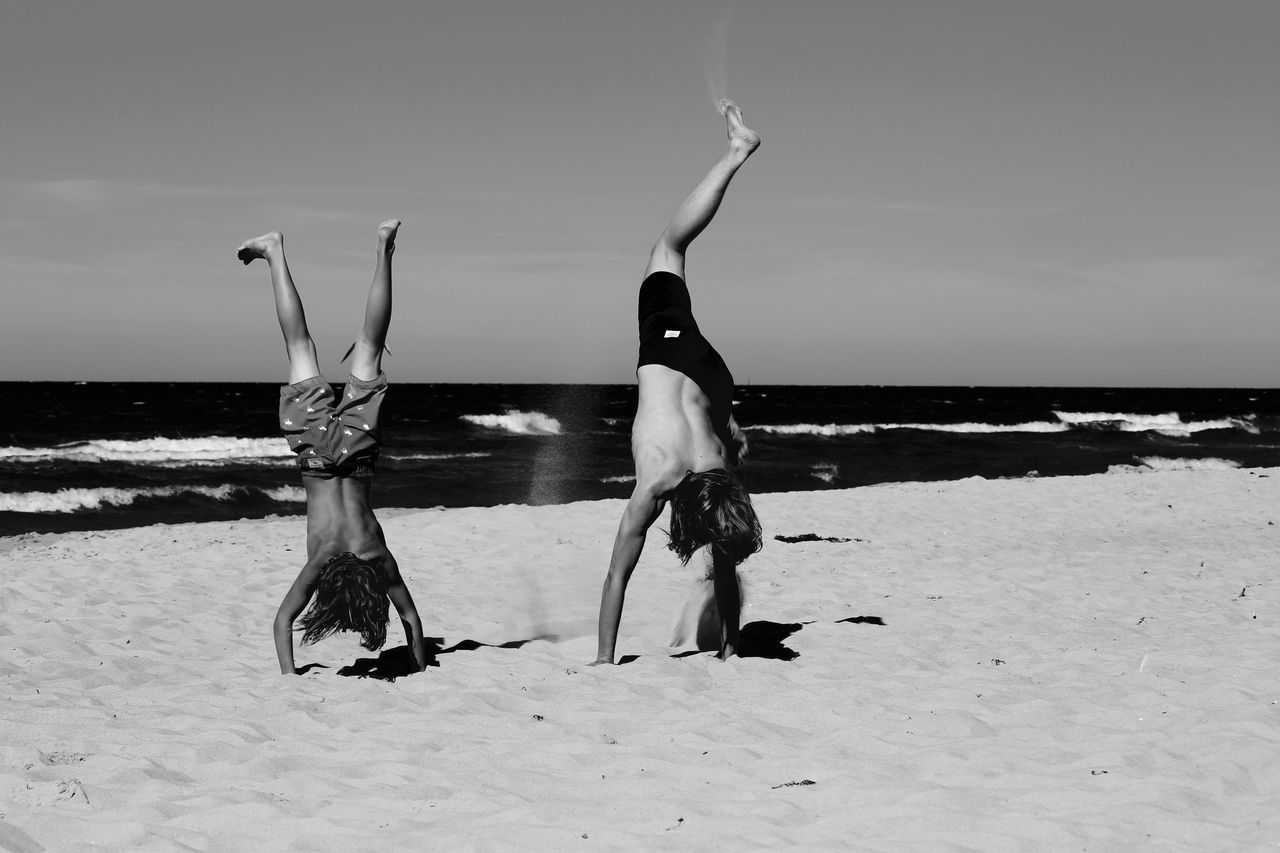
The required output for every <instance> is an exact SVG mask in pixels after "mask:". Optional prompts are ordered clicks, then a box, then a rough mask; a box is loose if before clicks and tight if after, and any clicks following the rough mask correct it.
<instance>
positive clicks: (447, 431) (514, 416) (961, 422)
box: [0, 382, 1280, 536]
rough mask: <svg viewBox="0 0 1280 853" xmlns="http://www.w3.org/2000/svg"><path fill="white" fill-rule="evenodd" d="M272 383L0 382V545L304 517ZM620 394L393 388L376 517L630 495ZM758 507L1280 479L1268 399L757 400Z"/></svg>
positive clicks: (941, 393) (797, 390) (814, 395)
mask: <svg viewBox="0 0 1280 853" xmlns="http://www.w3.org/2000/svg"><path fill="white" fill-rule="evenodd" d="M278 388H279V386H278V385H276V384H272V383H227V382H210V383H191V382H176V383H175V382H147V383H133V382H6V383H0V393H3V394H4V395H5V399H8V400H10V401H20V405H16V406H15V407H14V411H13V412H12V413H11V414H10V417H9V419H8V420H7V421H6V422H5V423H4V424H3V426H2V427H0V536H13V535H18V534H22V533H31V532H62V531H70V530H94V529H103V528H121V527H134V526H141V525H150V524H157V523H164V524H178V523H186V522H201V521H214V520H223V519H239V518H258V517H264V516H269V515H296V514H301V513H304V512H305V509H306V507H305V503H304V495H303V491H302V486H301V483H300V479H299V475H298V470H297V467H296V465H295V464H294V462H293V459H292V456H291V454H290V451H289V449H288V446H287V445H286V443H285V440H284V439H283V438H282V437H281V436H280V434H279V432H278V431H277V426H276V405H277V401H278V396H279V394H278ZM635 406H636V387H635V385H634V384H630V385H497V384H477V385H469V384H453V383H449V384H435V383H432V384H415V383H397V384H393V385H392V386H391V388H390V391H389V394H388V398H387V403H386V406H385V408H384V410H383V411H384V436H385V438H384V442H385V443H384V447H383V451H382V456H381V458H380V460H379V464H378V473H377V480H376V483H375V486H374V492H373V495H374V501H375V506H377V507H461V506H495V505H499V504H558V503H567V502H571V501H580V500H596V499H601V498H622V497H626V496H627V495H628V494H630V491H631V488H632V485H633V473H634V470H633V468H632V462H631V454H630V429H631V419H632V416H633V415H634V413H635ZM734 412H735V417H736V419H737V420H738V422H739V423H740V424H742V426H743V427H744V428H745V429H746V431H747V435H748V438H749V441H750V448H751V455H750V458H749V460H748V464H747V466H746V467H745V468H744V469H743V479H744V480H745V482H746V484H747V487H748V489H750V490H751V491H752V492H754V493H764V492H786V491H798V490H799V491H808V490H822V489H847V488H857V487H861V486H869V485H873V484H877V483H890V482H907V481H939V480H954V479H960V478H965V477H985V478H1009V477H1061V476H1071V475H1081V474H1106V475H1110V476H1133V475H1137V474H1141V473H1143V472H1149V471H1162V470H1221V469H1227V468H1237V467H1245V468H1253V467H1271V466H1277V465H1280V390H1277V389H1222V388H1218V389H1205V388H1014V387H918V386H911V387H886V386H823V385H774V386H770V385H753V386H748V387H739V389H738V390H737V393H736V396H735V402H734Z"/></svg>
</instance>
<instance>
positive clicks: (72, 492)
mask: <svg viewBox="0 0 1280 853" xmlns="http://www.w3.org/2000/svg"><path fill="white" fill-rule="evenodd" d="M187 495H199V496H202V497H206V498H212V499H213V500H216V501H230V500H234V499H236V498H239V497H248V496H254V495H258V496H263V497H266V498H268V499H270V500H273V501H277V502H279V503H304V502H305V501H306V499H307V495H306V492H305V491H304V490H303V489H302V487H301V486H281V487H279V488H274V489H256V488H252V487H245V486H232V485H229V484H228V485H222V486H154V487H151V488H145V489H118V488H112V487H104V488H96V489H59V490H58V491H56V492H0V512H47V513H55V512H75V511H77V510H85V509H101V508H102V507H104V506H115V507H123V506H129V505H131V504H133V503H134V502H136V501H138V500H139V499H143V498H176V497H183V496H187Z"/></svg>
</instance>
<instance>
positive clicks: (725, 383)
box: [636, 272, 733, 447]
mask: <svg viewBox="0 0 1280 853" xmlns="http://www.w3.org/2000/svg"><path fill="white" fill-rule="evenodd" d="M638 319H639V324H640V361H639V363H638V364H637V365H636V366H637V367H643V366H644V365H646V364H661V365H662V366H663V367H669V368H671V369H672V370H675V371H677V372H679V373H683V374H684V375H685V376H687V377H689V378H690V379H692V380H693V381H694V382H696V383H697V385H698V387H699V388H701V389H702V393H704V394H706V395H707V399H708V400H709V401H710V402H711V423H712V425H713V426H714V427H715V429H716V432H717V434H720V437H721V440H722V441H725V440H726V438H727V436H728V431H729V418H730V417H731V416H732V415H733V374H732V373H730V372H729V367H728V365H726V364H725V363H724V359H723V358H721V357H720V353H718V352H716V349H715V347H713V346H711V343H710V341H708V340H707V339H706V338H704V337H703V336H702V332H701V331H699V329H698V323H697V321H695V320H694V319H693V304H692V301H691V300H690V299H689V288H688V286H687V285H686V284H685V283H684V279H683V278H681V277H680V276H678V275H676V274H675V273H671V272H655V273H652V274H650V275H649V276H648V278H646V279H645V280H644V283H643V284H641V285H640V306H639V312H638ZM725 446H726V447H727V446H728V444H727V442H726V445H725Z"/></svg>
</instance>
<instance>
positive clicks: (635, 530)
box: [595, 483, 667, 664]
mask: <svg viewBox="0 0 1280 853" xmlns="http://www.w3.org/2000/svg"><path fill="white" fill-rule="evenodd" d="M666 502H667V501H666V498H664V497H663V496H662V494H661V492H660V491H658V489H657V488H656V487H655V486H648V485H642V484H640V483H637V484H636V490H635V491H634V492H633V493H632V495H631V500H630V501H628V502H627V508H626V509H625V510H624V511H623V513H622V521H621V522H619V524H618V535H617V536H616V537H614V540H613V556H612V557H611V558H610V560H609V573H608V574H607V575H606V576H605V579H604V589H603V590H602V591H601V593H600V626H599V635H598V636H599V646H598V648H597V651H596V659H595V663H597V664H600V663H613V648H614V645H615V643H616V642H617V640H618V626H619V625H620V624H621V623H622V605H623V602H624V600H625V598H626V594H627V582H628V581H629V580H631V573H632V572H633V571H635V568H636V563H637V562H639V560H640V552H641V551H643V550H644V540H645V536H646V535H647V534H648V532H649V528H650V527H651V526H653V523H654V522H655V521H657V519H658V516H659V515H661V514H662V508H663V506H665V505H666Z"/></svg>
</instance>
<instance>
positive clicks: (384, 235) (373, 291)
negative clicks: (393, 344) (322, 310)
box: [351, 219, 400, 380]
mask: <svg viewBox="0 0 1280 853" xmlns="http://www.w3.org/2000/svg"><path fill="white" fill-rule="evenodd" d="M399 229H400V220H399V219H388V220H387V221H386V222H383V223H382V224H381V225H379V226H378V248H377V254H376V255H375V258H376V260H375V265H374V268H373V283H372V284H370V285H369V299H368V301H366V302H365V307H364V326H363V327H362V328H361V329H360V336H359V337H358V338H356V343H355V346H354V347H353V348H352V350H351V375H352V376H354V377H355V378H357V379H367V380H374V379H377V378H378V376H380V375H381V374H382V349H383V347H385V346H386V343H387V329H388V328H389V327H390V326H391V256H392V254H394V253H395V250H396V232H397V231H398V230H399Z"/></svg>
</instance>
